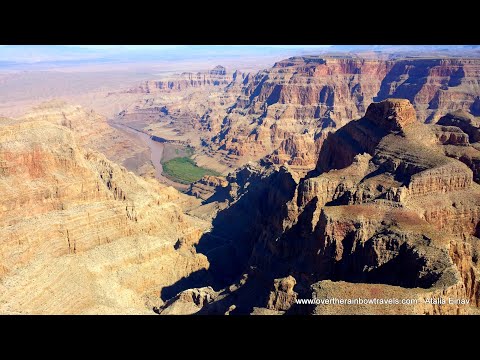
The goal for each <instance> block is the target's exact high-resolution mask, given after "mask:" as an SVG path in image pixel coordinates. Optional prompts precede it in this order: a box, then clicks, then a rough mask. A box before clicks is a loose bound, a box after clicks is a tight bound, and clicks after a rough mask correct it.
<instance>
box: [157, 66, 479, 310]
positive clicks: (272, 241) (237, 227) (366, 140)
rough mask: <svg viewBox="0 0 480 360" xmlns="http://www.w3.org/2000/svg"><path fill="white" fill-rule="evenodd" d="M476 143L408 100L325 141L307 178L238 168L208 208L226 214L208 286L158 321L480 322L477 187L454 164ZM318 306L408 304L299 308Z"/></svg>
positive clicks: (213, 236) (211, 241) (213, 238)
mask: <svg viewBox="0 0 480 360" xmlns="http://www.w3.org/2000/svg"><path fill="white" fill-rule="evenodd" d="M287 66H288V64H287ZM472 123H474V122H470V124H472ZM470 133H474V132H471V131H470ZM475 144H476V140H475V138H474V137H470V135H469V134H467V133H465V132H464V131H462V129H461V128H460V127H456V126H453V125H451V124H449V125H427V124H422V122H420V121H418V119H417V113H416V111H415V110H414V107H413V106H412V104H411V103H410V102H409V101H408V100H404V99H392V100H387V101H382V102H379V103H373V104H371V105H369V106H368V108H367V109H366V113H365V115H364V116H363V117H362V118H360V119H359V120H355V121H351V122H349V123H348V124H347V125H345V126H343V127H341V128H339V129H338V130H337V131H336V132H335V133H332V134H330V135H329V136H328V138H327V139H326V140H325V142H324V146H323V147H322V148H321V149H320V154H319V158H318V163H317V165H316V169H315V170H314V171H312V172H310V173H309V174H308V175H307V176H305V177H304V178H299V177H297V176H296V175H295V174H296V173H295V172H292V171H291V169H289V167H288V166H282V167H278V166H275V165H273V166H267V168H266V169H265V165H264V166H263V167H262V166H258V165H254V164H250V165H247V166H246V167H244V168H241V169H239V170H238V171H237V172H236V173H235V174H234V175H232V176H229V177H228V178H227V180H228V182H229V184H228V185H227V186H222V187H221V189H219V190H218V191H217V193H216V194H215V195H213V196H212V197H211V198H209V199H208V200H207V201H206V203H209V202H213V201H216V202H224V203H226V204H227V205H226V207H225V209H224V210H221V211H220V212H219V213H218V215H217V216H216V218H215V219H214V221H213V228H212V230H211V232H210V233H209V234H208V235H204V236H203V237H202V238H201V239H200V241H199V243H198V245H197V246H196V249H197V251H198V252H200V253H204V254H205V255H206V256H207V258H208V260H209V262H210V268H209V269H210V270H209V271H211V272H212V273H211V276H212V277H211V279H210V281H200V285H201V286H202V287H203V288H202V289H197V290H195V291H199V292H203V293H205V294H206V293H208V297H207V295H202V296H203V297H202V299H206V300H205V301H202V302H199V301H194V306H193V307H192V306H190V305H187V304H191V303H192V301H191V300H190V299H191V296H190V295H188V296H187V294H190V293H185V294H184V295H182V296H180V295H179V296H178V297H176V298H172V300H171V301H170V302H168V303H167V304H166V305H165V307H164V308H161V309H160V310H159V312H160V313H162V312H163V311H174V310H168V309H177V310H175V311H174V312H182V310H181V309H182V308H188V309H189V310H188V311H190V312H195V313H216V314H217V313H221V314H225V313H228V314H235V313H239V314H240V313H252V314H282V313H303V314H307V313H314V314H334V313H397V314H398V313H401V314H403V313H413V314H465V313H478V307H479V306H480V279H479V267H478V266H479V264H478V253H479V251H480V240H479V235H480V233H479V228H480V211H479V209H480V186H479V185H478V184H477V183H476V182H475V181H473V180H474V176H473V172H472V167H471V166H469V165H468V164H466V163H465V162H464V161H459V159H457V158H455V157H454V156H452V155H451V153H452V152H453V150H451V148H461V149H464V148H465V149H467V148H470V149H475ZM233 219H235V221H233ZM246 224H248V227H247V226H246ZM216 269H222V271H215V270H216ZM208 285H210V286H212V289H211V291H210V290H208V291H207V290H205V289H206V288H205V286H208ZM184 289H185V288H184ZM179 290H182V289H181V288H179ZM188 291H190V292H191V291H193V290H188ZM312 297H317V298H321V299H326V298H358V297H364V298H394V299H399V300H402V299H403V300H405V301H406V302H409V303H408V305H407V304H402V303H400V304H393V305H392V306H389V305H382V306H380V305H378V306H377V305H375V306H369V305H361V304H357V305H355V306H349V305H346V304H339V303H336V304H334V303H332V304H321V303H318V304H313V305H299V304H296V299H297V298H312ZM430 298H444V299H447V298H452V299H460V300H461V301H463V302H464V303H463V304H461V303H454V304H449V303H447V304H446V305H439V304H435V303H430V302H428V301H425V299H430ZM467 302H468V303H467Z"/></svg>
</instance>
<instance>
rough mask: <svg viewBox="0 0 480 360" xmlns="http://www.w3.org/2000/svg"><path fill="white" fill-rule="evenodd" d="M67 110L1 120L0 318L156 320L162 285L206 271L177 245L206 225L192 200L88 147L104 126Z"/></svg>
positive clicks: (190, 241)
mask: <svg viewBox="0 0 480 360" xmlns="http://www.w3.org/2000/svg"><path fill="white" fill-rule="evenodd" d="M62 106H63V109H64V110H62V111H60V116H58V115H59V114H58V113H57V110H58V107H57V106H56V105H55V106H53V108H52V104H50V105H47V106H43V107H42V108H41V109H36V114H35V115H32V114H30V115H28V116H26V117H24V118H22V119H2V120H1V121H0V193H1V196H0V239H1V241H2V246H1V247H0V280H1V281H0V288H1V291H0V293H1V295H0V312H1V313H23V314H25V313H29V314H32V313H33V314H52V313H53V314H85V313H88V314H92V313H94V314H96V313H149V312H151V308H152V306H154V305H158V303H159V299H158V291H159V290H161V288H162V287H163V286H168V285H170V284H172V283H174V282H176V281H178V280H179V279H180V278H182V277H184V276H187V275H189V274H190V273H192V272H195V271H199V270H201V269H205V268H206V267H208V261H207V259H206V258H205V256H203V255H197V254H195V251H193V250H192V249H191V246H184V247H182V248H181V249H178V248H176V246H175V244H177V243H178V242H179V241H182V242H183V243H186V244H193V243H195V242H196V241H198V239H199V237H200V236H201V234H202V232H203V231H204V230H205V229H206V228H208V227H209V225H208V223H207V222H204V221H202V220H199V219H198V218H195V217H192V216H189V215H186V214H185V213H184V210H183V209H182V206H185V205H186V204H187V203H188V202H189V201H190V200H188V199H187V198H186V197H185V195H182V194H180V193H178V192H177V191H176V190H175V189H173V188H170V187H165V186H162V185H160V184H158V183H157V182H154V181H152V182H149V181H146V180H143V179H142V178H139V177H137V176H135V175H134V174H133V173H131V172H129V171H127V170H126V169H125V168H123V167H121V166H118V165H116V164H114V163H113V162H111V161H109V160H108V159H107V158H106V157H105V156H104V155H102V154H100V153H98V152H96V151H94V150H91V149H88V148H84V147H83V146H82V144H88V143H90V142H91V141H93V140H92V137H93V138H97V139H98V137H97V135H98V134H97V133H96V132H95V131H93V129H92V128H89V127H88V126H87V124H88V122H90V121H91V122H94V123H95V124H96V127H98V129H99V130H98V132H99V133H101V131H103V130H102V123H101V122H98V118H97V117H95V116H93V115H92V117H91V118H89V116H88V114H87V117H84V116H83V115H82V112H81V111H80V110H79V109H78V108H76V107H68V106H67V108H65V106H64V105H62ZM65 109H67V110H65ZM77 115H78V117H77ZM82 121H83V125H85V126H81V123H82ZM100 138H101V135H100Z"/></svg>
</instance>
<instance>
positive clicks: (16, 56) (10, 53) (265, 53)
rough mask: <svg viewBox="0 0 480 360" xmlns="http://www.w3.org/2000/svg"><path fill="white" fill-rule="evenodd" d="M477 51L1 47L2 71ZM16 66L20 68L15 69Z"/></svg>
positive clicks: (448, 47) (419, 47)
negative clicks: (329, 54)
mask: <svg viewBox="0 0 480 360" xmlns="http://www.w3.org/2000/svg"><path fill="white" fill-rule="evenodd" d="M352 51H353V52H356V53H358V52H363V51H367V52H371V51H375V52H383V53H393V52H398V51H400V52H402V51H410V52H411V51H415V52H417V51H420V52H425V51H426V52H431V51H436V52H438V51H441V52H442V53H443V54H446V55H448V54H449V53H452V51H455V52H457V53H458V51H462V52H464V51H470V52H472V51H475V52H476V54H478V53H479V51H480V48H479V47H478V46H472V45H0V67H2V66H3V67H5V66H11V65H12V64H27V65H28V64H41V63H47V62H49V63H50V64H53V63H66V62H77V63H83V64H85V63H92V64H94V63H141V62H158V61H166V62H174V61H198V60H208V61H210V60H211V61H214V60H216V59H219V60H220V59H232V58H244V59H245V58H250V59H258V60H259V61H261V60H264V59H266V58H269V59H274V58H275V59H278V60H281V59H284V58H287V57H291V56H301V55H320V54H322V52H323V53H325V52H334V53H339V52H340V53H345V52H352ZM15 66H16V65H15Z"/></svg>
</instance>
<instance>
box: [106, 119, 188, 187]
mask: <svg viewBox="0 0 480 360" xmlns="http://www.w3.org/2000/svg"><path fill="white" fill-rule="evenodd" d="M109 124H110V126H111V127H113V128H115V129H117V130H119V131H122V132H124V133H126V134H128V135H129V136H130V137H135V138H136V139H139V140H140V141H141V142H142V143H144V144H145V145H147V146H148V148H149V149H150V160H151V161H152V164H153V167H154V168H155V177H156V178H157V180H158V181H160V182H161V183H164V184H167V185H170V186H173V187H175V188H177V189H179V190H186V189H188V185H185V184H179V183H177V182H174V181H172V180H170V179H168V178H166V177H165V176H163V175H162V172H163V167H162V163H161V161H162V158H163V152H164V150H165V143H164V142H159V141H155V140H153V139H152V138H151V136H150V135H149V134H146V133H144V132H142V131H140V130H137V129H134V128H131V127H129V126H127V125H124V124H119V123H116V122H109Z"/></svg>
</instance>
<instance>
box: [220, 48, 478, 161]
mask: <svg viewBox="0 0 480 360" xmlns="http://www.w3.org/2000/svg"><path fill="white" fill-rule="evenodd" d="M479 72H480V60H478V59H443V60H440V59H411V60H392V61H387V60H366V59H357V58H319V57H299V58H291V59H287V60H284V61H280V62H278V63H276V64H275V65H274V66H273V67H272V68H271V69H268V70H265V71H262V72H259V73H258V74H256V75H254V76H253V75H249V76H248V77H247V78H246V82H245V85H244V87H243V89H242V93H241V95H240V96H239V97H238V99H237V101H236V102H235V104H233V105H232V106H231V108H230V113H229V114H228V117H227V119H225V120H223V124H222V126H221V130H220V132H219V134H218V135H217V136H215V137H213V138H212V143H213V145H212V146H216V147H217V148H219V149H225V150H227V151H228V153H229V154H231V155H233V156H235V157H236V158H237V159H238V160H239V162H240V163H241V162H242V159H245V160H243V161H248V160H256V159H258V158H260V157H262V156H265V155H267V154H270V153H272V152H275V155H274V156H270V160H271V161H272V162H273V163H276V164H283V163H285V162H286V163H288V164H289V165H291V166H292V167H293V168H298V169H301V168H302V167H303V168H306V169H309V168H312V167H313V166H314V163H315V159H316V155H317V154H318V151H319V150H320V147H321V144H322V141H323V140H324V139H325V137H326V133H327V132H330V131H335V130H336V129H338V128H340V127H341V126H343V125H345V124H346V123H347V122H349V121H351V120H353V119H355V118H359V117H361V116H362V115H363V113H364V112H365V110H366V108H367V106H368V105H369V104H370V103H371V102H372V101H373V100H376V101H379V100H383V99H386V98H404V99H408V100H410V102H411V103H412V104H413V106H414V108H415V111H416V113H417V119H418V121H421V122H430V123H435V122H436V121H437V120H438V119H439V118H440V117H441V116H442V115H445V114H446V113H447V112H450V111H453V110H465V111H471V112H475V111H476V110H475V109H476V108H477V105H478V103H479V101H478V98H479V96H480V93H479V90H478V89H479ZM296 134H303V136H302V137H298V136H295V135H296ZM315 150H317V152H316V153H315V155H314V156H312V151H315Z"/></svg>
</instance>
